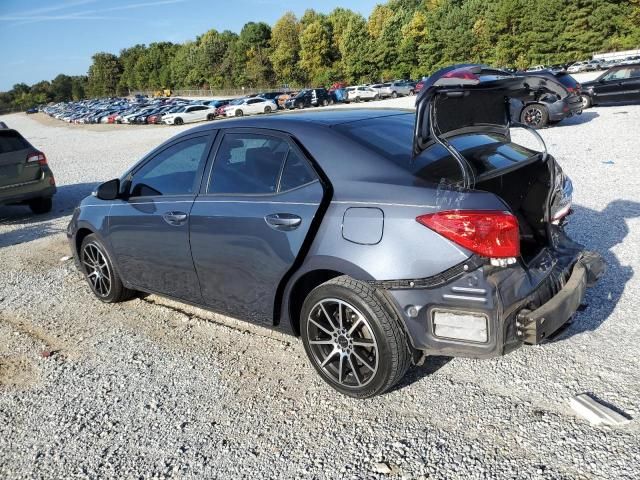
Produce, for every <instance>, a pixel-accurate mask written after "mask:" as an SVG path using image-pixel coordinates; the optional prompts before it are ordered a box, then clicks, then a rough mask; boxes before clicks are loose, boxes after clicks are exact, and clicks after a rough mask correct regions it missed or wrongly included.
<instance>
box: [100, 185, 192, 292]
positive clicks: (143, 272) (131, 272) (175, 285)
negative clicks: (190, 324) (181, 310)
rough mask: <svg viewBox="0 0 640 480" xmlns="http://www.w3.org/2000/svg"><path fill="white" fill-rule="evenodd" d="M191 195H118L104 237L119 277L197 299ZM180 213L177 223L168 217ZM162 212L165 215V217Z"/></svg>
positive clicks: (138, 285)
mask: <svg viewBox="0 0 640 480" xmlns="http://www.w3.org/2000/svg"><path fill="white" fill-rule="evenodd" d="M193 200H194V197H187V198H185V197H179V196H175V197H140V198H137V199H136V200H135V201H133V200H132V201H124V200H119V201H117V203H115V204H114V205H113V206H112V207H111V212H110V214H109V238H110V241H111V244H112V248H113V251H114V255H115V257H116V260H117V262H118V267H119V268H120V271H121V273H122V275H123V276H124V278H125V279H126V280H128V281H129V282H131V283H132V284H134V285H135V286H137V287H140V288H143V289H147V290H152V291H154V292H159V293H164V294H167V295H171V296H173V297H178V298H183V299H185V300H190V301H194V302H199V301H201V299H202V298H201V296H200V291H199V285H198V278H197V276H196V272H195V269H194V266H193V261H192V260H191V253H190V251H189V222H188V213H189V211H190V209H191V206H192V204H193ZM179 215H184V216H185V220H184V221H182V222H171V221H170V218H171V216H179ZM165 217H167V218H165Z"/></svg>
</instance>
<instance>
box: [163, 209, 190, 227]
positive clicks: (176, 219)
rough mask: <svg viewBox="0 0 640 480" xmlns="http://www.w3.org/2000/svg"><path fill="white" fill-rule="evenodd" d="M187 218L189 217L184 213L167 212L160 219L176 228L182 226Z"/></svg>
mask: <svg viewBox="0 0 640 480" xmlns="http://www.w3.org/2000/svg"><path fill="white" fill-rule="evenodd" d="M188 216H189V215H187V214H186V213H184V212H167V213H165V214H164V215H162V218H164V221H165V222H167V223H168V224H169V225H174V226H177V225H182V224H183V223H184V222H185V221H186V220H187V217H188Z"/></svg>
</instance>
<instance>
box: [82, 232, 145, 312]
mask: <svg viewBox="0 0 640 480" xmlns="http://www.w3.org/2000/svg"><path fill="white" fill-rule="evenodd" d="M79 256H80V264H81V266H82V272H83V273H84V276H85V279H86V280H87V283H88V284H89V287H90V288H91V291H92V292H93V294H94V295H95V296H96V297H98V299H99V300H100V301H102V302H105V303H117V302H122V301H124V300H128V299H130V298H131V297H132V296H133V295H134V293H135V292H134V291H133V290H129V289H128V288H126V287H125V286H124V285H123V283H122V279H121V278H120V275H118V272H116V270H115V269H114V268H113V263H112V262H111V258H110V257H109V254H108V253H107V249H106V248H105V247H104V245H103V244H102V242H101V241H100V240H99V239H98V237H97V236H96V235H94V234H90V235H87V236H86V237H85V238H84V240H82V245H81V246H80V252H79Z"/></svg>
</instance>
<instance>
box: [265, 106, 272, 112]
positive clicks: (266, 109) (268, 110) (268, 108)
mask: <svg viewBox="0 0 640 480" xmlns="http://www.w3.org/2000/svg"><path fill="white" fill-rule="evenodd" d="M264 113H271V107H270V106H269V105H267V106H266V107H264Z"/></svg>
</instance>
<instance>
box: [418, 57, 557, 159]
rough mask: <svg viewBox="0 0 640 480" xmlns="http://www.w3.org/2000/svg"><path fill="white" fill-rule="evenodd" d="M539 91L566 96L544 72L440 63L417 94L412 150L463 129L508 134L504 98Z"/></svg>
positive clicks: (438, 140)
mask: <svg viewBox="0 0 640 480" xmlns="http://www.w3.org/2000/svg"><path fill="white" fill-rule="evenodd" d="M543 93H552V94H555V95H560V96H565V95H566V90H565V88H564V87H563V86H562V84H561V83H559V82H558V81H556V80H553V79H551V78H549V77H545V76H536V75H526V76H524V75H522V76H521V75H513V74H510V73H508V72H502V71H499V70H496V69H490V68H488V67H486V66H483V65H477V64H463V65H453V66H451V67H447V68H443V69H442V70H439V71H438V72H436V73H434V74H433V75H432V76H430V77H429V78H428V79H427V80H425V83H424V87H423V88H422V89H421V90H420V93H419V94H418V97H417V98H416V120H415V126H414V136H413V155H414V156H418V155H419V154H420V153H422V152H423V151H424V150H425V149H427V148H428V147H429V146H430V145H431V144H433V143H434V142H435V143H442V142H444V143H445V144H446V138H447V137H450V136H453V135H454V134H457V133H464V132H465V131H487V132H495V133H499V134H501V135H503V136H505V137H506V138H509V126H510V125H511V123H512V122H511V118H510V108H509V101H510V100H511V99H519V100H525V99H527V98H532V97H538V96H539V95H541V94H543ZM444 146H445V147H446V145H444Z"/></svg>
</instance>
